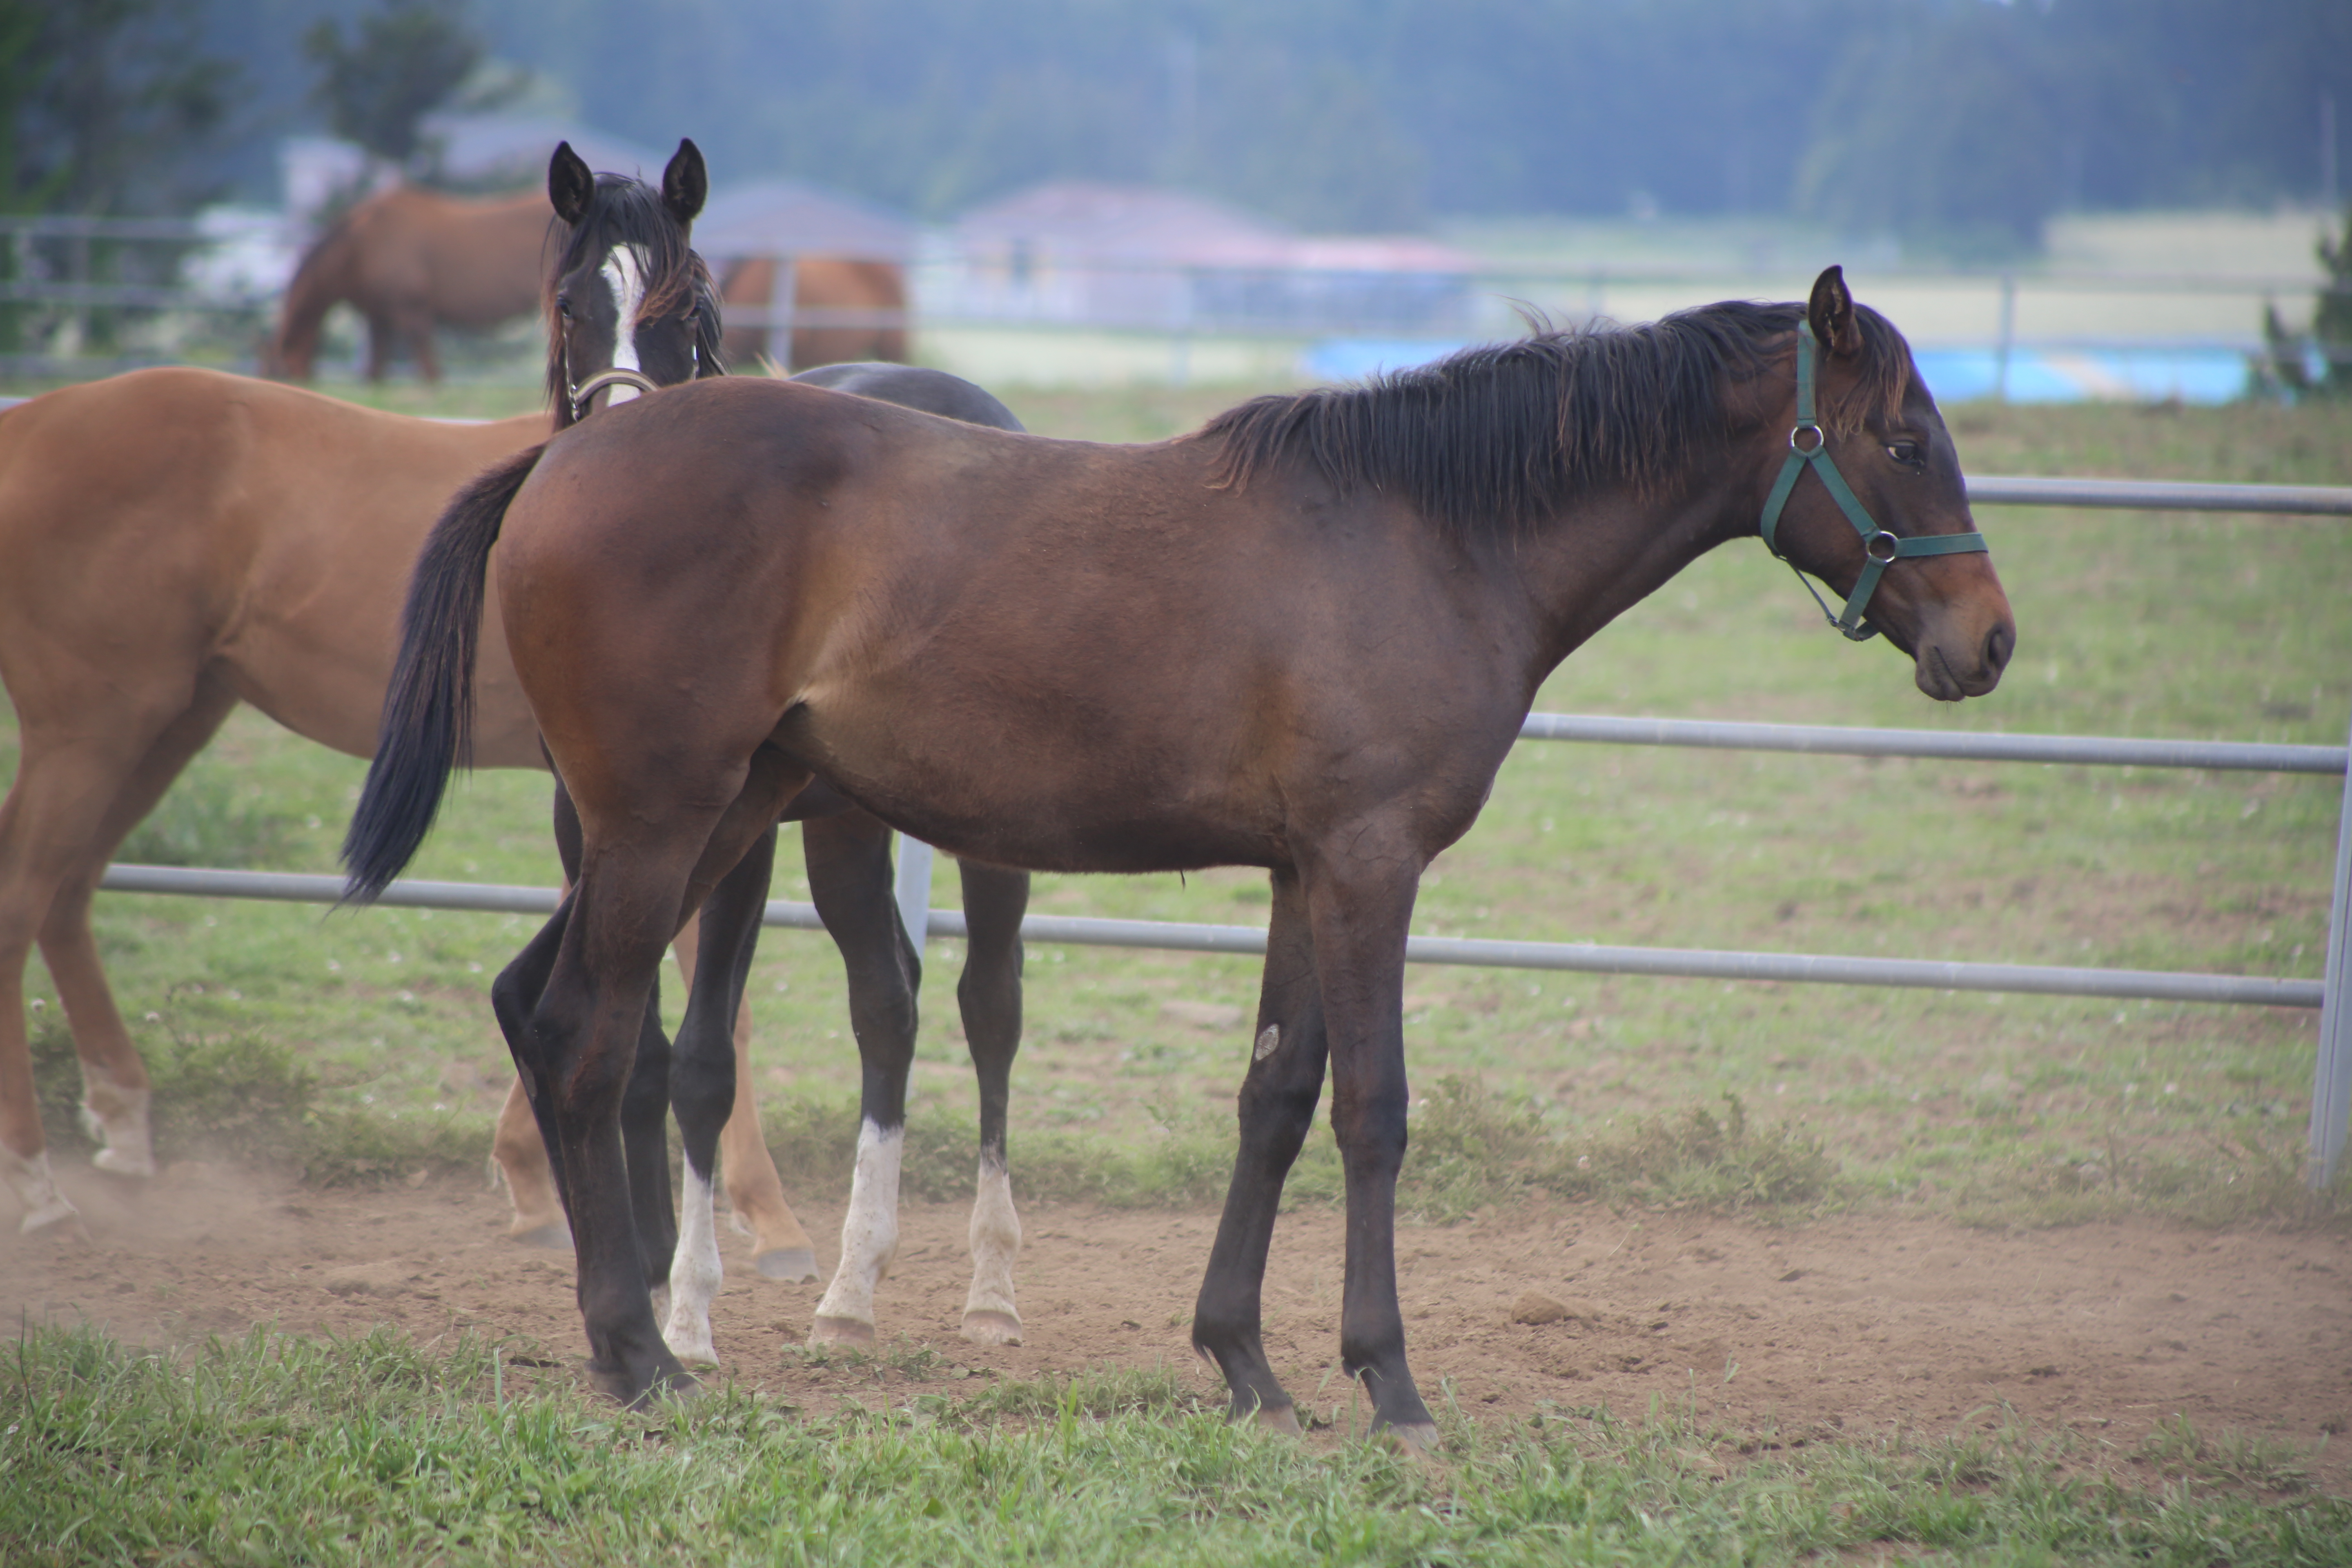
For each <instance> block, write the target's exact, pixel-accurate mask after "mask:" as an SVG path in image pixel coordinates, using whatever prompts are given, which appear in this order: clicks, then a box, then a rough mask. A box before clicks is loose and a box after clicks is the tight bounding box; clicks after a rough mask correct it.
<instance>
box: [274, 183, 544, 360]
mask: <svg viewBox="0 0 2352 1568" xmlns="http://www.w3.org/2000/svg"><path fill="white" fill-rule="evenodd" d="M551 216H552V215H551V213H550V211H549V210H548V205H547V197H546V196H545V195H541V193H539V192H536V191H534V192H532V193H530V195H520V196H509V197H504V198H501V199H499V200H496V201H467V200H462V199H460V198H458V197H456V196H445V195H440V194H439V193H438V192H436V191H426V190H420V189H418V188H417V187H416V186H415V185H408V184H401V185H394V187H393V188H392V189H390V190H388V191H383V192H380V193H378V194H377V195H373V196H370V197H368V198H367V199H366V200H364V201H362V202H361V203H359V204H358V205H355V206H353V207H352V209H351V210H350V211H349V212H347V213H345V214H344V215H343V216H341V217H340V218H338V219H337V220H336V221H335V222H334V223H333V224H332V225H331V226H329V228H328V230H327V232H326V233H325V234H323V235H321V236H320V237H319V239H318V242H317V243H316V244H314V245H312V246H311V247H310V252H309V254H307V255H305V256H304V257H303V258H302V264H301V265H300V266H299V268H296V269H295V272H294V280H293V281H292V282H290V283H289V284H288V285H287V286H286V299H285V302H284V304H283V306H282V307H281V310H280V312H279V316H278V331H277V334H276V336H275V337H274V338H273V339H272V340H271V342H270V344H269V348H268V353H266V355H265V356H264V361H263V363H264V367H265V368H266V369H267V370H268V372H269V373H270V374H273V375H282V376H288V377H290V378H292V379H293V380H296V381H308V380H310V374H311V371H312V369H313V367H314V364H315V362H316V361H317V358H318V353H319V328H320V323H321V322H322V321H325V320H326V315H327V312H328V310H331V309H332V308H333V307H334V306H336V305H339V304H344V303H349V304H351V305H352V306H353V307H354V308H356V309H357V310H359V312H360V314H361V315H362V316H364V317H365V318H367V324H368V379H369V380H371V381H382V380H383V378H384V375H385V374H386V373H387V372H388V371H389V370H390V369H391V367H392V359H393V355H394V352H395V351H396V349H397V347H398V346H399V345H400V344H402V343H406V344H407V345H408V351H409V353H410V354H411V355H412V356H413V357H414V358H415V361H416V370H417V374H420V375H422V376H423V377H424V378H425V380H426V381H439V380H440V379H441V360H440V356H439V354H438V353H436V351H435V349H434V344H433V331H434V329H435V328H436V327H437V326H444V325H446V326H452V327H467V328H472V329H475V330H477V331H478V330H481V329H484V328H488V327H495V326H499V325H500V324H501V323H503V322H507V321H513V320H514V319H515V318H516V317H518V316H525V315H529V314H530V313H531V312H532V311H534V310H537V309H539V303H540V289H541V284H542V283H543V282H544V280H545V273H546V269H547V257H546V246H547V237H548V224H549V221H550V219H551Z"/></svg>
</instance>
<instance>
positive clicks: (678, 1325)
mask: <svg viewBox="0 0 2352 1568" xmlns="http://www.w3.org/2000/svg"><path fill="white" fill-rule="evenodd" d="M775 861H776V833H775V829H774V828H770V829H769V830H768V831H767V832H765V833H763V834H761V836H760V837H759V838H758V839H757V840H756V841H754V842H753V844H752V846H751V850H750V852H749V853H747V854H746V855H745V856H744V857H743V858H742V859H741V860H740V861H739V862H737V864H736V866H735V868H734V869H733V870H731V871H730V872H728V873H727V875H726V876H725V877H723V878H721V879H719V886H718V888H717V889H715V890H713V892H712V893H711V895H710V898H709V900H708V901H707V902H705V903H704V905H703V906H702V920H701V927H700V931H699V932H698V942H697V949H696V959H695V965H694V984H693V987H692V989H691V990H690V991H689V992H688V995H687V1003H686V1016H685V1018H684V1019H683V1020H681V1021H680V1022H679V1024H678V1028H677V1059H676V1062H675V1063H674V1065H673V1067H672V1069H671V1075H670V1077H671V1086H670V1103H671V1105H672V1106H673V1107H674V1108H675V1109H676V1110H677V1131H678V1137H679V1140H680V1141H681V1142H684V1143H685V1145H686V1202H685V1205H684V1209H683V1220H684V1224H683V1229H684V1233H685V1234H684V1235H683V1236H682V1237H680V1239H679V1245H678V1248H677V1256H676V1258H675V1259H674V1260H673V1261H672V1263H671V1265H670V1274H669V1319H668V1321H667V1323H666V1324H664V1325H663V1328H662V1339H663V1340H664V1341H665V1342H667V1344H668V1346H669V1348H670V1352H671V1353H672V1354H674V1355H676V1356H677V1358H678V1359H679V1360H680V1361H684V1362H700V1363H706V1364H709V1365H716V1364H718V1361H719V1354H718V1352H717V1351H716V1350H715V1349H714V1348H713V1346H712V1345H711V1342H710V1302H711V1300H712V1298H713V1297H715V1296H717V1295H718V1293H719V1282H720V1280H721V1279H724V1278H725V1271H724V1269H723V1268H721V1267H720V1264H719V1236H718V1232H717V1230H716V1228H715V1217H716V1216H715V1215H714V1213H713V1206H712V1199H711V1192H712V1183H713V1178H714V1176H715V1174H716V1168H717V1165H718V1161H719V1132H720V1130H721V1129H723V1128H724V1127H725V1126H726V1125H727V1119H728V1118H729V1116H730V1115H731V1114H733V1112H734V1110H735V1019H736V1018H737V1017H738V1016H739V1015H740V1011H741V1008H742V1005H743V984H744V981H745V980H746V979H747V978H748V977H749V976H750V974H751V955H752V953H753V952H755V951H756V950H757V949H758V946H759V939H760V917H761V913H762V912H763V911H764V910H765V909H766V908H767V902H768V879H769V874H770V873H771V871H772V870H773V868H774V867H775ZM635 1174H636V1172H635V1166H634V1165H632V1167H631V1170H630V1176H631V1179H632V1181H633V1182H634V1180H635Z"/></svg>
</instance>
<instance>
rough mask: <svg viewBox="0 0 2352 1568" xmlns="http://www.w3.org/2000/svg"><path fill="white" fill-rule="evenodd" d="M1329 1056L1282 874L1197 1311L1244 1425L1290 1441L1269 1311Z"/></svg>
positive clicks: (1293, 899) (1198, 1332)
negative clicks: (1268, 1277) (1285, 1214)
mask: <svg viewBox="0 0 2352 1568" xmlns="http://www.w3.org/2000/svg"><path fill="white" fill-rule="evenodd" d="M1324 1052H1325V1038H1324V1032H1323V998H1322V994H1321V992H1320V991H1319V990H1318V987H1317V984H1316V978H1315V941H1314V936H1313V933H1312V931H1310V929H1309V927H1308V924H1307V901H1306V898H1305V895H1304V893H1303V892H1302V890H1301V889H1300V887H1299V882H1298V877H1297V873H1296V872H1294V871H1276V873H1275V874H1274V911H1273V917H1272V919H1271V920H1270V921H1268V923H1267V927H1266V933H1265V979H1264V980H1263V982H1262V983H1261V984H1260V989H1259V993H1258V1004H1257V1025H1256V1030H1255V1033H1254V1034H1253V1035H1252V1036H1251V1042H1250V1064H1249V1070H1248V1073H1247V1075H1246V1076H1245V1077H1244V1079H1242V1092H1241V1146H1240V1148H1239V1149H1238V1150H1236V1151H1235V1152H1234V1179H1233V1183H1232V1184H1231V1185H1230V1186H1228V1187H1227V1188H1226V1189H1225V1213H1224V1217H1223V1219H1222V1220H1220V1221H1219V1222H1218V1225H1217V1240H1216V1245H1215V1246H1214V1247H1212V1248H1211V1249H1210V1253H1209V1269H1208V1272H1207V1274H1206V1275H1205V1276H1203V1277H1202V1280H1201V1295H1200V1299H1199V1300H1198V1301H1196V1302H1195V1303H1194V1304H1193V1308H1192V1348H1193V1349H1194V1350H1195V1351H1197V1352H1200V1353H1201V1354H1202V1355H1204V1356H1207V1357H1209V1358H1210V1359H1212V1360H1213V1361H1214V1362H1215V1363H1217V1368H1218V1370H1219V1371H1220V1372H1223V1373H1224V1375H1225V1386H1226V1388H1227V1389H1229V1390H1230V1391H1231V1392H1232V1394H1233V1412H1232V1413H1233V1416H1234V1419H1235V1420H1240V1419H1243V1418H1244V1417H1245V1416H1249V1415H1255V1416H1256V1417H1257V1419H1258V1421H1259V1422H1260V1423H1261V1424H1262V1425H1264V1426H1271V1427H1273V1428H1275V1429H1276V1430H1277V1431H1285V1432H1296V1431H1297V1430H1298V1416H1297V1413H1296V1411H1294V1409H1293V1408H1292V1405H1291V1399H1290V1395H1289V1394H1288V1393H1286V1391H1285V1390H1284V1388H1283V1386H1282V1383H1281V1380H1280V1379H1278V1378H1276V1376H1275V1373H1274V1369H1273V1368H1272V1367H1271V1366H1270V1365H1268V1364H1267V1363H1266V1359H1265V1342H1264V1340H1263V1337H1262V1322H1263V1318H1262V1312H1261V1305H1260V1303H1261V1298H1262V1292H1263V1289H1264V1287H1265V1256H1266V1249H1267V1247H1268V1246H1269V1245H1270V1244H1271V1242H1272V1241H1273V1239H1274V1217H1275V1211H1276V1208H1277V1207H1278V1206H1279V1205H1280V1204H1281V1202H1282V1184H1283V1181H1284V1179H1285V1178H1286V1177H1287V1176H1288V1175H1289V1173H1290V1167H1291V1164H1292V1163H1293V1162H1295V1161H1296V1160H1297V1158H1298V1151H1299V1149H1300V1147H1301V1146H1302V1145H1304V1144H1305V1142H1307V1132H1308V1131H1309V1130H1310V1129H1311V1128H1312V1127H1313V1126H1314V1123H1315V1102H1316V1100H1318V1099H1319V1098H1320V1097H1321V1095H1322V1093H1323V1062H1324Z"/></svg>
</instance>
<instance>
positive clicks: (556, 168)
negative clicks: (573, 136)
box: [547, 142, 596, 224]
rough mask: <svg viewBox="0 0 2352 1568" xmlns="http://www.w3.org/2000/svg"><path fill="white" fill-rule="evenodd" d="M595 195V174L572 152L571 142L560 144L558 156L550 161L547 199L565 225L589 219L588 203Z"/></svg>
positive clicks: (556, 148) (583, 160)
mask: <svg viewBox="0 0 2352 1568" xmlns="http://www.w3.org/2000/svg"><path fill="white" fill-rule="evenodd" d="M595 195H596V174H595V171H594V170H593V169H591V168H589V167H588V161H587V160H586V159H584V158H583V157H582V156H581V155H580V154H579V153H574V152H573V151H572V143H571V142H557V143H556V144H555V156H554V157H552V158H550V159H549V160H548V161H547V199H548V201H549V203H550V204H551V205H553V206H554V208H555V216H557V217H560V218H562V220H563V221H564V222H565V223H568V224H577V223H578V222H579V221H580V220H581V219H582V218H583V217H586V216H588V204H589V203H590V202H591V201H593V200H594V199H595Z"/></svg>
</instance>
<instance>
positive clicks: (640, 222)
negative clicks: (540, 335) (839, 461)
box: [541, 174, 727, 424]
mask: <svg viewBox="0 0 2352 1568" xmlns="http://www.w3.org/2000/svg"><path fill="white" fill-rule="evenodd" d="M548 240H549V243H550V244H551V245H560V246H561V247H562V249H561V251H560V252H559V254H558V255H557V257H556V258H555V263H554V265H553V266H552V267H551V268H549V269H548V273H547V284H546V287H545V289H544V290H543V295H544V298H543V299H542V301H541V304H542V306H543V313H544V314H545V316H546V318H547V395H548V400H549V401H550V402H551V403H552V404H554V405H555V406H556V409H557V422H558V423H559V424H565V423H569V421H568V420H567V419H565V418H564V417H563V415H564V413H565V411H566V407H567V405H566V404H565V401H564V398H565V386H564V367H563V332H562V323H561V322H560V321H558V320H557V319H556V314H555V292H556V289H558V288H559V287H561V286H562V281H563V279H566V278H568V277H570V276H571V275H572V273H573V272H574V271H577V270H578V269H579V268H581V267H583V266H584V265H585V264H587V263H588V262H589V261H591V260H593V259H594V258H598V257H601V256H603V255H604V254H605V253H606V252H608V251H610V250H611V249H612V248H613V247H614V246H616V245H634V246H637V247H641V248H642V249H643V250H644V251H645V253H646V294H645V300H644V303H643V304H642V305H641V306H640V307H639V309H640V310H643V311H644V312H645V314H646V316H653V315H656V314H658V313H660V312H662V311H666V310H676V309H677V308H678V306H679V305H680V304H681V303H683V302H684V301H686V300H689V299H690V300H693V301H694V307H695V316H694V321H695V326H694V342H695V353H696V358H697V360H698V363H699V365H700V368H699V369H698V371H697V372H696V374H697V375H698V377H699V376H711V375H724V374H727V367H726V363H725V361H724V360H723V359H722V358H721V357H720V355H719V289H718V286H717V285H716V284H715V283H713V282H712V280H711V277H710V268H709V267H707V266H705V265H704V264H703V260H702V258H701V257H700V256H698V254H696V252H695V250H694V248H693V247H692V246H691V245H690V244H688V233H687V230H686V229H685V228H683V227H681V226H679V225H678V223H677V220H676V219H674V218H672V217H671V216H670V215H669V209H668V208H667V207H666V206H664V205H662V196H661V192H659V191H658V190H656V189H655V188H654V187H653V186H651V185H649V184H646V183H645V182H644V181H643V180H640V179H636V178H635V177H634V176H631V175H628V174H599V175H597V176H596V194H595V195H594V196H593V198H592V199H591V200H590V202H589V205H588V212H587V216H584V217H583V218H582V219H581V220H580V222H579V223H578V224H577V225H576V226H572V227H570V228H567V227H565V226H564V223H563V220H562V218H560V217H559V218H556V219H553V220H552V221H551V224H550V226H549V228H548Z"/></svg>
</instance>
